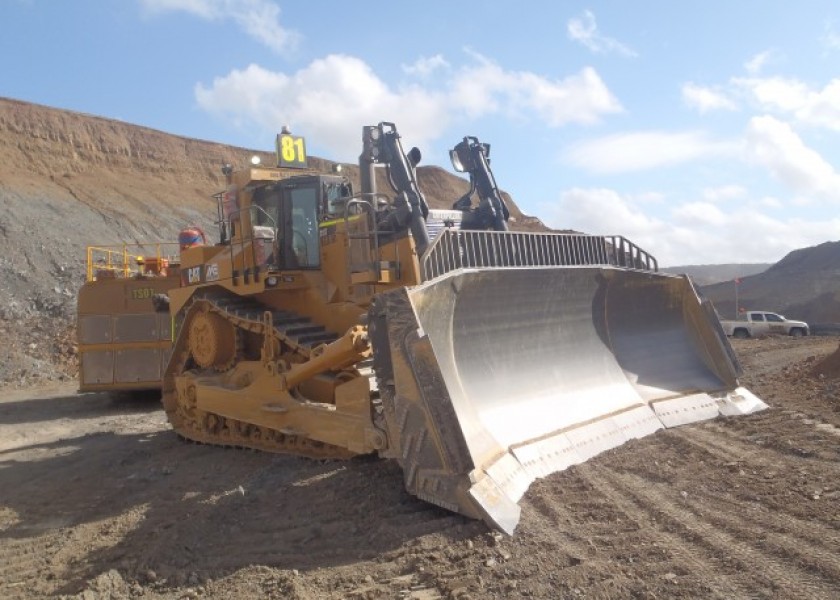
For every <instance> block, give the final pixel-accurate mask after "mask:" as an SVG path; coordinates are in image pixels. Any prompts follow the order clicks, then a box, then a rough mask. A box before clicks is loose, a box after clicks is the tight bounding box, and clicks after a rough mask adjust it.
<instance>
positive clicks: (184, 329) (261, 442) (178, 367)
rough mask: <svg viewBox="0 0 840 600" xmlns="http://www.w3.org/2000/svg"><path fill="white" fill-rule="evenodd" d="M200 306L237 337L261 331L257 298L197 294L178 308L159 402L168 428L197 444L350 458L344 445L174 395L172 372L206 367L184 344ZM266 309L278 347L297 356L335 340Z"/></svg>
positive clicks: (287, 315) (320, 329)
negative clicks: (264, 424) (198, 363)
mask: <svg viewBox="0 0 840 600" xmlns="http://www.w3.org/2000/svg"><path fill="white" fill-rule="evenodd" d="M199 310H207V311H209V312H212V313H215V314H217V315H219V316H221V317H222V318H224V319H225V320H226V321H227V322H229V323H231V324H232V325H233V326H234V327H235V328H236V331H237V336H238V337H241V336H242V335H244V334H247V333H251V334H257V335H260V336H262V335H264V334H265V327H266V324H265V321H264V314H265V312H266V310H267V309H266V307H264V306H262V305H261V304H259V303H258V302H256V301H254V300H252V299H248V298H239V297H236V296H225V295H222V294H219V293H213V292H200V293H198V294H196V296H195V297H194V299H193V300H192V302H191V303H190V305H189V306H188V307H187V308H185V309H184V311H183V314H184V317H183V320H182V321H181V322H180V323H179V326H178V337H177V339H176V342H175V347H174V349H173V354H172V359H171V360H170V363H169V367H168V369H167V371H166V375H165V377H164V382H163V406H164V408H165V410H166V414H167V417H168V418H169V421H170V423H171V424H172V427H173V428H174V429H175V431H176V432H177V433H178V434H179V435H181V436H182V437H184V438H186V439H188V440H191V441H194V442H199V443H202V444H214V445H218V446H234V447H240V448H251V449H254V450H262V451H266V452H278V453H285V454H295V455H298V456H307V457H310V458H350V457H352V456H353V453H351V452H350V451H348V450H346V449H345V448H340V447H338V446H332V445H330V444H324V443H322V442H318V441H313V440H310V439H308V438H306V437H303V436H299V435H293V434H288V433H282V432H280V431H277V430H274V429H269V428H267V427H258V426H256V425H252V424H250V423H245V422H242V421H237V420H235V419H231V418H227V417H224V416H222V415H217V414H213V413H208V412H204V411H200V410H198V409H196V408H195V406H194V403H193V402H192V401H191V399H190V398H187V397H182V396H181V395H179V394H178V390H177V389H176V386H175V377H176V376H177V375H179V374H182V373H189V372H192V373H195V374H206V370H205V371H204V372H202V371H201V370H199V369H197V368H196V366H195V365H194V364H192V361H191V357H190V350H189V344H188V331H189V323H190V320H191V319H192V318H193V317H194V315H195V314H196V312H197V311H199ZM269 312H270V313H271V317H272V323H273V325H274V334H275V336H276V337H277V339H278V340H279V341H280V343H281V345H282V347H283V348H284V350H285V351H286V352H287V353H293V354H294V355H295V356H297V357H298V358H299V359H300V360H306V359H307V358H308V357H309V356H310V353H311V352H312V350H313V349H314V348H316V347H317V346H318V345H320V344H325V343H329V342H332V341H334V340H336V339H338V336H337V335H336V334H334V333H332V332H329V331H327V330H326V328H324V327H322V326H321V325H318V324H316V323H313V322H312V320H310V319H309V318H307V317H304V316H301V315H298V314H295V313H292V312H290V311H279V310H269Z"/></svg>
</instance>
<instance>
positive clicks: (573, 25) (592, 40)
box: [566, 10, 637, 57]
mask: <svg viewBox="0 0 840 600" xmlns="http://www.w3.org/2000/svg"><path fill="white" fill-rule="evenodd" d="M566 31H567V32H568V34H569V39H570V40H573V41H575V42H580V43H581V44H583V45H584V46H586V47H587V48H589V49H590V50H591V51H592V52H595V53H596V54H607V53H610V52H616V53H618V54H621V55H622V56H628V57H635V56H637V54H636V52H635V51H634V50H633V49H631V48H629V47H627V46H625V45H624V44H622V43H621V42H619V41H618V40H615V39H613V38H610V37H607V36H604V35H601V34H600V33H599V32H598V24H597V23H596V22H595V15H594V14H593V13H592V12H591V11H588V10H587V11H584V13H583V15H582V16H580V17H575V18H572V19H569V22H568V24H567V25H566Z"/></svg>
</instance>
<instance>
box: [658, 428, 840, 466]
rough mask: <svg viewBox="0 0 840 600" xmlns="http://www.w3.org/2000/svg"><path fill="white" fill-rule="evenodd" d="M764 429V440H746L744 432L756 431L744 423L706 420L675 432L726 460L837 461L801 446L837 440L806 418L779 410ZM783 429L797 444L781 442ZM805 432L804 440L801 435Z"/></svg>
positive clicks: (764, 462) (761, 463)
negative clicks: (793, 417) (731, 424)
mask: <svg viewBox="0 0 840 600" xmlns="http://www.w3.org/2000/svg"><path fill="white" fill-rule="evenodd" d="M761 430H762V433H760V434H757V435H760V436H761V438H760V439H761V441H762V443H761V444H758V443H756V442H752V441H748V440H745V439H744V436H745V435H747V436H749V435H753V434H751V433H749V432H748V431H745V430H744V429H743V428H742V427H729V426H728V425H726V424H719V423H706V424H704V425H703V426H701V427H693V428H684V429H679V430H676V431H675V432H674V433H675V437H676V438H679V439H682V440H685V441H686V442H688V443H689V444H691V445H693V446H696V447H698V448H700V449H702V450H705V451H706V452H707V453H709V454H710V455H711V456H713V457H715V458H717V459H722V460H724V461H725V462H749V463H750V464H752V465H755V466H761V467H767V468H776V469H778V468H779V466H780V463H790V462H792V461H795V462H796V463H797V464H798V465H799V466H802V458H807V460H808V461H814V462H820V463H822V464H825V465H829V466H834V465H836V464H837V461H836V459H833V458H824V457H822V456H821V455H820V454H819V453H817V452H814V451H811V450H807V449H804V448H800V446H808V445H813V444H815V442H819V443H824V444H828V445H831V444H836V441H834V440H831V438H830V437H829V436H830V435H831V434H830V433H829V432H827V431H825V432H823V431H821V430H820V429H819V428H817V427H815V426H814V425H813V424H809V423H806V422H805V421H804V420H803V421H802V422H801V423H798V422H794V421H792V420H791V418H790V415H788V414H780V415H779V416H777V417H775V418H772V420H769V419H768V420H766V421H762V424H761ZM749 431H752V430H749ZM771 431H772V432H773V437H769V435H768V434H767V433H766V432H771ZM782 433H784V434H785V437H786V438H787V439H788V440H790V442H796V444H791V447H790V448H789V449H786V448H785V447H783V446H781V445H780V442H779V438H780V434H782ZM803 436H805V438H806V439H805V440H803V439H802V437H803ZM818 445H819V444H818ZM838 474H840V471H838Z"/></svg>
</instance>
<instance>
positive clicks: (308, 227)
mask: <svg viewBox="0 0 840 600" xmlns="http://www.w3.org/2000/svg"><path fill="white" fill-rule="evenodd" d="M286 200H287V202H286V210H287V211H288V213H287V214H289V217H290V218H289V220H288V222H287V226H288V227H287V232H288V235H287V240H288V244H287V247H286V250H287V260H286V261H285V262H286V263H287V264H286V266H287V267H289V268H299V269H307V268H315V267H318V266H319V265H320V264H321V255H320V251H319V245H318V241H319V240H318V192H317V189H315V188H314V187H294V188H291V189H289V190H288V194H287V196H286Z"/></svg>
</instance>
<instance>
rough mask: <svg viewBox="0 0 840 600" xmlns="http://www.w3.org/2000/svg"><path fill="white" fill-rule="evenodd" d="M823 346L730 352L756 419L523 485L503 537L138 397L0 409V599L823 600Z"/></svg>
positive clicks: (384, 468) (828, 561)
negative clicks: (512, 530)
mask: <svg viewBox="0 0 840 600" xmlns="http://www.w3.org/2000/svg"><path fill="white" fill-rule="evenodd" d="M836 347H837V339H827V338H809V339H805V340H793V339H787V338H775V339H766V340H746V341H743V342H741V341H736V345H735V349H736V351H737V352H738V354H739V356H740V357H741V359H742V362H743V363H744V366H745V369H746V374H745V377H744V378H743V382H744V383H746V384H747V386H748V387H750V388H751V389H752V390H753V391H755V392H756V393H757V394H758V395H759V396H761V397H762V398H764V399H765V400H766V401H767V402H768V403H769V404H770V405H771V406H772V408H771V410H768V411H764V412H763V413H759V414H756V415H752V416H749V417H744V418H739V419H720V420H716V421H713V422H709V423H704V424H699V425H693V426H688V427H684V428H680V429H676V430H672V431H667V432H660V433H658V434H657V435H654V436H651V437H649V438H646V439H644V440H639V441H636V442H632V443H630V444H627V445H625V446H623V447H621V448H618V449H616V450H613V451H611V452H608V453H606V454H604V455H602V456H600V457H598V458H596V459H594V460H591V461H590V462H588V463H586V464H584V465H580V466H577V467H574V468H572V469H569V470H567V471H565V472H563V473H558V474H555V475H553V476H551V477H548V478H546V479H544V480H541V481H539V482H537V483H535V484H534V485H533V486H532V487H531V489H530V490H529V491H528V493H527V494H526V496H525V498H524V499H523V501H522V507H523V515H522V521H521V523H520V525H519V527H518V529H517V532H516V535H515V536H514V537H513V538H506V537H501V536H499V535H495V534H493V533H490V532H488V530H487V529H486V527H485V526H484V525H483V524H482V523H479V522H474V521H469V520H467V519H463V518H461V517H459V516H457V515H453V514H450V513H447V512H445V511H443V510H439V509H437V508H435V507H432V506H430V505H427V504H425V503H423V502H421V501H419V500H417V499H415V498H413V497H411V496H409V495H408V494H407V493H405V492H404V491H403V489H402V478H401V473H400V471H399V469H398V468H397V467H396V466H395V465H394V464H392V463H390V462H386V461H380V460H374V459H363V460H353V461H349V462H319V461H313V460H306V459H299V458H294V457H284V456H270V455H265V454H258V453H252V452H245V451H237V450H223V449H218V448H210V447H203V446H197V445H191V444H187V443H184V442H182V441H180V440H178V439H177V438H176V436H175V435H174V434H173V433H172V432H171V431H170V430H169V429H168V427H167V425H166V422H165V417H164V414H163V412H162V411H161V410H160V408H159V406H158V403H157V402H156V401H155V400H154V399H151V400H149V399H147V400H145V401H143V400H126V399H123V400H117V401H114V400H112V399H110V398H109V397H107V396H105V395H102V394H88V395H75V394H74V393H73V390H74V388H73V386H64V387H61V388H53V389H41V390H28V391H26V392H6V393H2V394H0V597H2V598H42V597H50V596H62V595H66V596H73V597H79V598H173V599H174V598H179V599H180V598H219V599H221V598H251V597H253V598H292V599H315V598H319V599H320V598H413V599H425V600H430V599H433V598H628V597H642V598H654V597H657V598H679V597H684V598H697V597H702V598H721V599H722V598H727V599H728V598H747V597H749V598H837V597H840V398H838V390H840V383H838V382H840V380H834V379H833V378H832V377H831V376H829V377H824V378H819V377H815V376H812V375H811V374H810V370H811V369H812V368H813V367H814V365H815V364H816V363H817V362H818V361H819V360H820V359H821V358H822V357H823V356H825V355H827V354H829V353H830V352H831V351H833V350H834V349H835V348H836ZM831 374H832V373H829V375H831Z"/></svg>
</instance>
